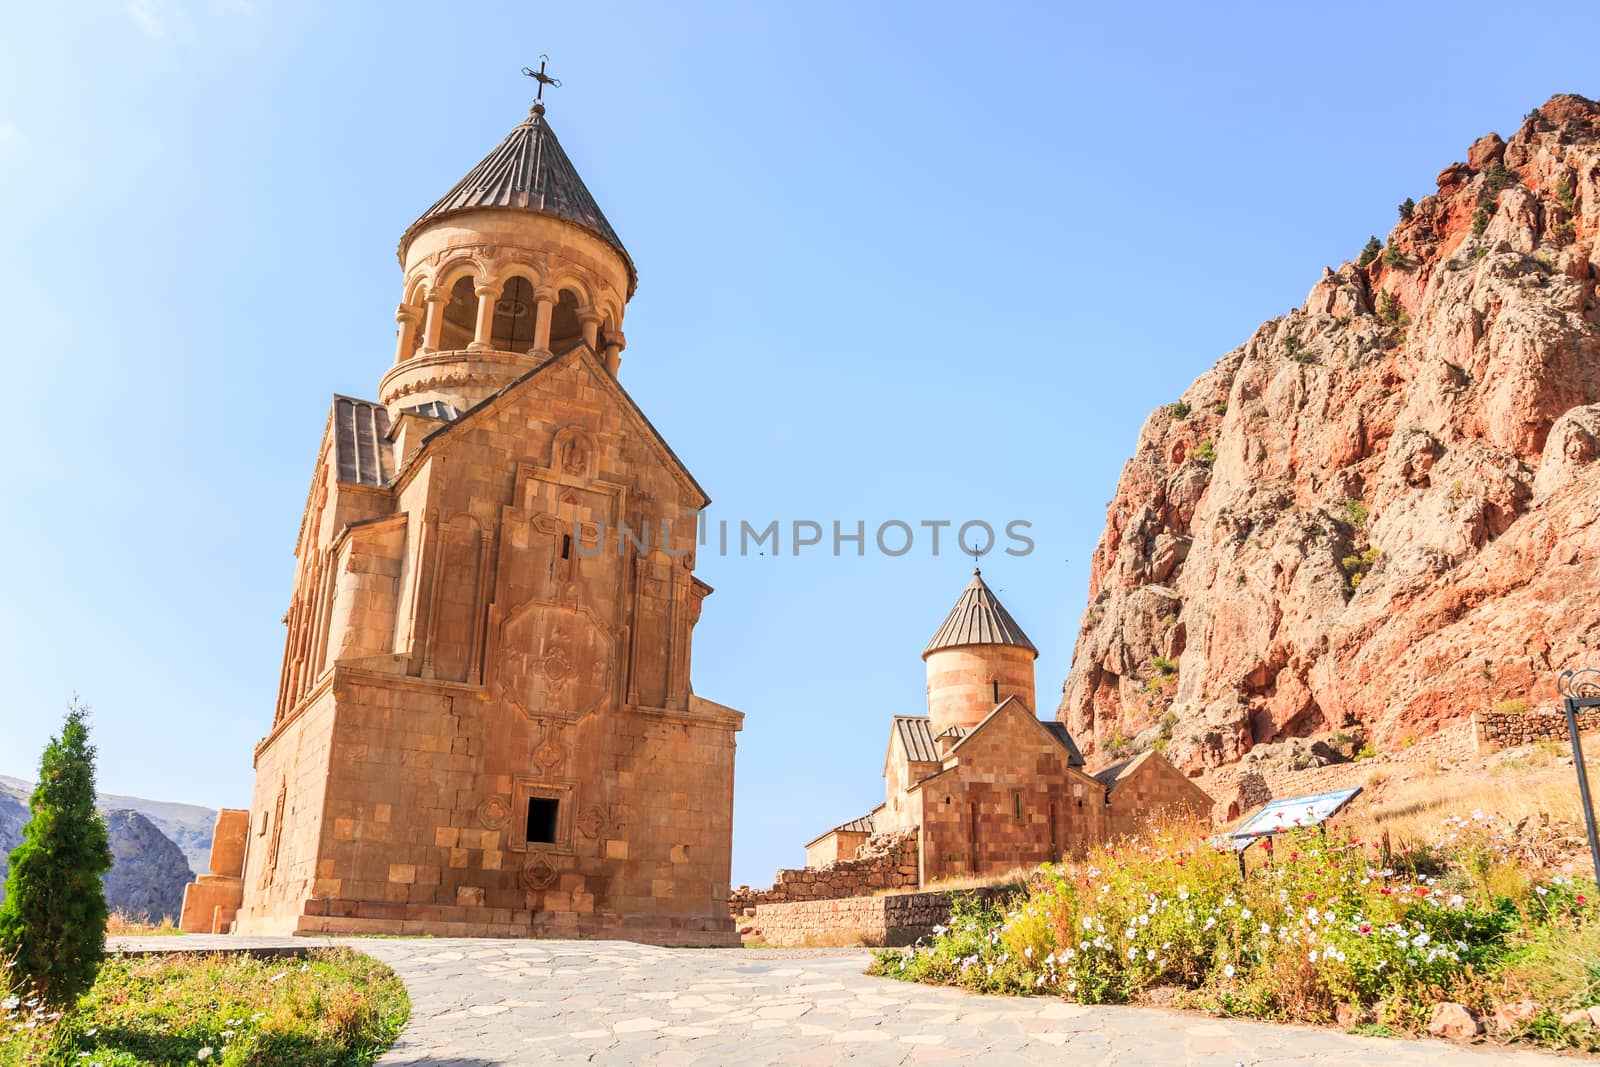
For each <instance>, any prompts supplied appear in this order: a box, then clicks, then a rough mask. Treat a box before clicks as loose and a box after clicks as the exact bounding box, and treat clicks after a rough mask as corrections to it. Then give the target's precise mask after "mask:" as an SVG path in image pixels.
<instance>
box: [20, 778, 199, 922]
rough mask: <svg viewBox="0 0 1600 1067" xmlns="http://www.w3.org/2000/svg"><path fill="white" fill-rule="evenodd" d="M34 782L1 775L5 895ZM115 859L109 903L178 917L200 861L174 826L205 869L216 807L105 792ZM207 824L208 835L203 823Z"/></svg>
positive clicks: (153, 915) (102, 804) (102, 799)
mask: <svg viewBox="0 0 1600 1067" xmlns="http://www.w3.org/2000/svg"><path fill="white" fill-rule="evenodd" d="M32 793H33V786H32V785H31V784H30V783H28V782H23V781H21V780H19V779H16V778H8V777H5V776H3V775H0V899H4V896H5V891H4V886H3V880H4V878H5V875H6V872H7V870H8V867H9V865H8V862H7V860H8V857H9V855H10V853H11V850H12V849H14V848H16V847H17V845H18V843H20V842H21V840H22V827H23V825H24V824H25V823H26V822H27V821H28V798H29V797H30V795H31V794H32ZM97 799H98V800H99V803H100V809H101V811H102V813H103V814H104V815H105V817H106V828H107V830H108V831H109V833H110V836H111V853H112V856H113V857H114V859H115V862H114V864H113V866H112V868H111V871H110V872H109V873H108V874H107V875H106V878H105V887H106V902H107V903H108V904H109V905H110V906H111V908H112V910H114V911H123V912H126V913H128V914H129V915H145V916H148V917H149V918H150V919H152V920H159V919H160V918H161V917H162V916H163V915H170V916H172V918H173V919H174V920H176V919H177V917H178V911H179V909H180V907H181V906H182V904H183V887H184V886H185V885H187V884H188V883H190V882H192V881H193V880H194V874H193V870H194V868H195V863H196V860H195V859H194V858H192V856H191V854H190V853H187V852H185V850H184V849H183V848H181V847H179V845H178V844H177V843H176V842H175V841H174V840H173V838H172V835H171V833H169V832H168V827H169V826H170V827H172V830H173V831H174V832H176V833H178V834H180V835H182V836H183V837H184V838H185V839H186V840H188V841H189V842H190V845H191V847H192V848H193V849H195V850H196V852H197V853H198V855H199V857H200V858H199V861H198V862H199V863H200V864H201V866H200V867H199V869H200V870H205V869H206V866H205V864H206V863H207V862H208V860H209V855H210V850H211V831H212V827H213V826H214V824H215V822H216V812H215V811H212V810H210V809H209V808H201V807H198V806H196V805H193V804H172V803H168V802H165V801H148V800H144V799H142V798H139V797H121V796H111V795H108V794H104V793H102V794H99V795H98V796H97ZM201 825H203V826H204V828H205V829H204V836H203V839H202V838H201V837H200V831H199V829H198V828H199V827H200V826H201Z"/></svg>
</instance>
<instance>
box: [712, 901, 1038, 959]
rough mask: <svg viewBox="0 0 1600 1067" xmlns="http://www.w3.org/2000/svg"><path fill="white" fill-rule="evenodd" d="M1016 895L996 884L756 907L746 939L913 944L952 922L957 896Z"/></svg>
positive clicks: (773, 942) (747, 921)
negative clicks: (936, 928)
mask: <svg viewBox="0 0 1600 1067" xmlns="http://www.w3.org/2000/svg"><path fill="white" fill-rule="evenodd" d="M1014 892H1016V888H1015V887H1014V886H996V887H988V888H983V889H962V890H946V891H944V892H936V893H891V894H886V895H884V896H877V897H846V898H844V899H841V900H797V901H789V902H787V903H767V904H757V905H756V906H755V909H754V911H755V914H754V915H753V916H748V917H746V919H745V920H744V926H746V927H749V932H748V933H746V934H745V936H746V937H747V938H749V939H751V940H755V941H761V942H763V943H765V944H769V945H792V946H804V945H853V944H862V945H869V946H872V947H875V948H876V947H881V946H885V945H909V944H911V943H912V942H914V941H915V940H916V939H917V938H919V937H927V936H929V935H930V934H932V932H933V928H934V926H936V925H939V924H941V923H946V922H948V921H949V920H950V903H951V901H952V900H953V899H954V898H955V897H958V896H960V897H977V898H978V899H980V900H993V899H995V898H997V897H1001V896H1005V895H1007V894H1010V893H1014Z"/></svg>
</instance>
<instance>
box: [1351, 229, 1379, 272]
mask: <svg viewBox="0 0 1600 1067" xmlns="http://www.w3.org/2000/svg"><path fill="white" fill-rule="evenodd" d="M1382 251H1383V245H1382V244H1381V243H1380V242H1379V241H1378V237H1377V235H1376V234H1374V235H1373V236H1371V237H1369V238H1367V243H1366V245H1364V246H1363V247H1362V249H1361V254H1360V255H1359V256H1357V257H1356V266H1358V267H1370V266H1371V265H1372V261H1373V260H1375V259H1377V258H1378V253H1380V252H1382Z"/></svg>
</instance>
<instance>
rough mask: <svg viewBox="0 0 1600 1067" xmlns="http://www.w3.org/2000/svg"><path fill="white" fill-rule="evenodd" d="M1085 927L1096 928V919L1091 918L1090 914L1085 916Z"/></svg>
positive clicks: (1087, 928)
mask: <svg viewBox="0 0 1600 1067" xmlns="http://www.w3.org/2000/svg"><path fill="white" fill-rule="evenodd" d="M1083 928H1084V929H1085V930H1093V929H1094V920H1093V919H1091V918H1089V916H1087V915H1085V916H1084V917H1083Z"/></svg>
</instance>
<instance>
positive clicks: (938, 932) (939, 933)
mask: <svg viewBox="0 0 1600 1067" xmlns="http://www.w3.org/2000/svg"><path fill="white" fill-rule="evenodd" d="M949 932H950V928H949V927H948V926H935V927H934V928H933V936H935V937H943V936H944V935H945V934H948V933H949ZM252 1018H260V1016H259V1015H257V1016H252Z"/></svg>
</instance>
